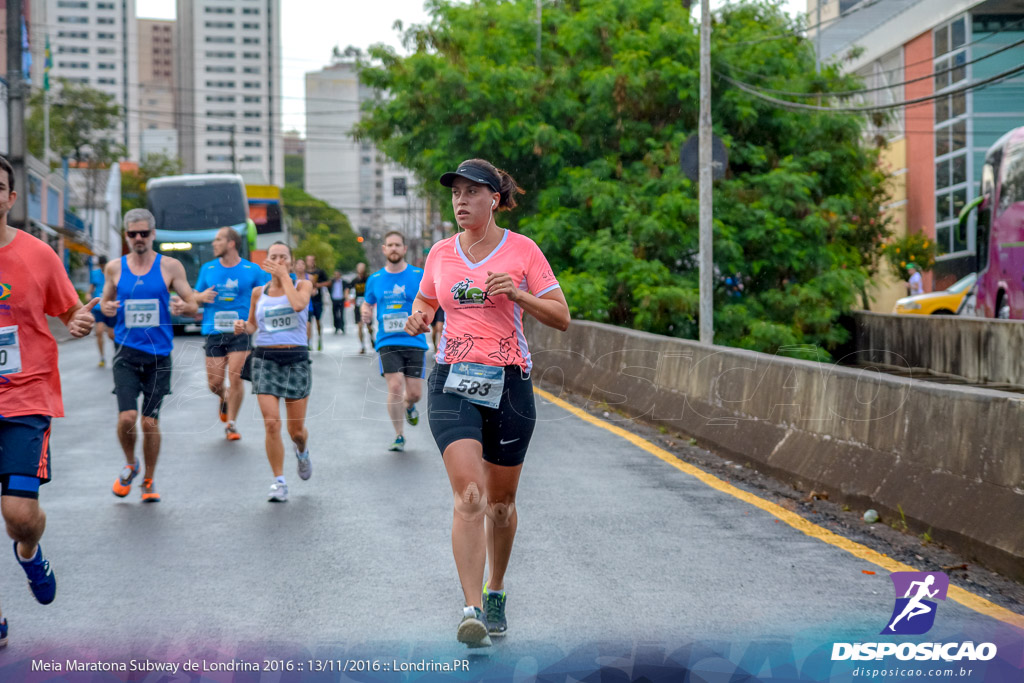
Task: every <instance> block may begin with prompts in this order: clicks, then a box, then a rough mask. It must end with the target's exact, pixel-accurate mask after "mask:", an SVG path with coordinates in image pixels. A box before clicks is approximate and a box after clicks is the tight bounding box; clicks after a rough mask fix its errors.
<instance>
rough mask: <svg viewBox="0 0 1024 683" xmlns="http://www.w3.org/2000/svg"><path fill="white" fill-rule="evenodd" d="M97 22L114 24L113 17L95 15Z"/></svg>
mask: <svg viewBox="0 0 1024 683" xmlns="http://www.w3.org/2000/svg"><path fill="white" fill-rule="evenodd" d="M96 23H97V24H115V23H117V22H116V21H115V20H114V17H96Z"/></svg>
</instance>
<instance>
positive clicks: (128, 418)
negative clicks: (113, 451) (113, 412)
mask: <svg viewBox="0 0 1024 683" xmlns="http://www.w3.org/2000/svg"><path fill="white" fill-rule="evenodd" d="M138 416H139V413H138V411H135V410H126V411H124V412H123V413H118V415H117V426H118V428H119V429H131V428H132V427H134V426H135V420H136V419H137V418H138Z"/></svg>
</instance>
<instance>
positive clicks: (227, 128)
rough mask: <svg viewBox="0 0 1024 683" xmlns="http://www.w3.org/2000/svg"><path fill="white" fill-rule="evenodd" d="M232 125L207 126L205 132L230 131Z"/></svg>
mask: <svg viewBox="0 0 1024 683" xmlns="http://www.w3.org/2000/svg"><path fill="white" fill-rule="evenodd" d="M233 127H234V126H219V125H218V126H207V127H206V132H207V133H230V132H231V129H232V128H233Z"/></svg>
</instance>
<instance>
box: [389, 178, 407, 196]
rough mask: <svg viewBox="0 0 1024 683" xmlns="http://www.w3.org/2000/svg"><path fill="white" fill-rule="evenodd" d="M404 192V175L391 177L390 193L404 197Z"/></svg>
mask: <svg viewBox="0 0 1024 683" xmlns="http://www.w3.org/2000/svg"><path fill="white" fill-rule="evenodd" d="M405 192H406V183H405V177H404V176H403V177H400V178H392V179H391V194H392V196H394V197H404V196H405Z"/></svg>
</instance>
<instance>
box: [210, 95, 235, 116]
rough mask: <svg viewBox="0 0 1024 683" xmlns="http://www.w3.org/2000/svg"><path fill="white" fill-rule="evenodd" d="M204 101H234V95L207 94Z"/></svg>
mask: <svg viewBox="0 0 1024 683" xmlns="http://www.w3.org/2000/svg"><path fill="white" fill-rule="evenodd" d="M206 101H207V102H234V101H235V96H234V95H207V96H206ZM232 116H233V114H232Z"/></svg>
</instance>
